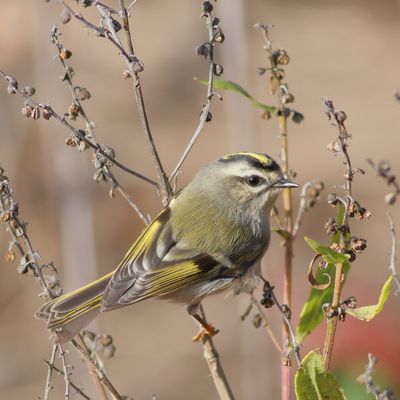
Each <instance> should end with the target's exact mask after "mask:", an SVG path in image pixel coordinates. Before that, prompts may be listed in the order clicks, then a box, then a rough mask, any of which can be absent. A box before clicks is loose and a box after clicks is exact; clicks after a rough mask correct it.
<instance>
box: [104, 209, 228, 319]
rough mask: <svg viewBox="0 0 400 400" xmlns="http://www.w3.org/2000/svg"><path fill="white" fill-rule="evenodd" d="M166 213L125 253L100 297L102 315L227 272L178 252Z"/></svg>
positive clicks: (206, 260) (204, 257)
mask: <svg viewBox="0 0 400 400" xmlns="http://www.w3.org/2000/svg"><path fill="white" fill-rule="evenodd" d="M169 212H170V211H169V208H166V209H165V210H163V211H162V212H161V213H160V214H159V215H158V216H157V217H156V218H155V219H154V221H153V222H152V223H151V224H150V225H149V226H148V227H147V228H146V230H145V231H144V232H143V233H142V234H141V235H140V237H139V238H138V239H137V240H136V242H135V243H134V244H133V245H132V247H131V248H130V249H129V250H128V252H127V253H126V255H125V257H124V259H123V260H122V261H121V263H120V265H119V266H118V268H117V269H116V270H115V272H114V274H113V276H112V278H111V280H110V282H109V283H108V285H107V287H106V289H105V291H104V293H103V298H102V304H101V308H102V311H108V310H112V309H115V308H119V307H122V306H124V305H127V304H131V303H136V302H138V301H141V300H144V299H146V298H149V297H154V296H162V295H165V294H168V293H171V292H174V291H176V290H178V289H181V288H184V287H186V286H188V285H192V284H195V283H198V282H201V281H204V280H212V279H214V278H217V277H218V275H219V274H221V273H222V271H223V270H226V269H227V268H226V267H223V266H222V265H221V263H220V262H218V261H216V260H215V259H214V258H213V257H212V256H210V255H207V254H200V253H198V252H196V251H194V250H186V249H182V248H180V247H179V245H177V244H176V243H175V242H174V240H173V237H172V231H171V228H170V226H169V223H168V220H169V218H168V217H169Z"/></svg>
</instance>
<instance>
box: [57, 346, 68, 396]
mask: <svg viewBox="0 0 400 400" xmlns="http://www.w3.org/2000/svg"><path fill="white" fill-rule="evenodd" d="M57 347H58V351H59V353H60V360H61V365H62V369H63V372H64V373H63V375H64V383H65V392H64V399H65V400H68V399H69V386H70V383H69V373H68V365H67V361H66V359H65V352H64V349H63V348H62V346H61V345H60V344H59V345H57Z"/></svg>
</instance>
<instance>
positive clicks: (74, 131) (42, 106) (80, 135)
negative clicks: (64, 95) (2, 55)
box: [0, 70, 159, 188]
mask: <svg viewBox="0 0 400 400" xmlns="http://www.w3.org/2000/svg"><path fill="white" fill-rule="evenodd" d="M0 75H2V76H3V78H4V79H5V80H6V81H7V82H10V80H12V79H13V78H12V77H10V76H8V75H7V74H6V73H5V72H3V71H2V70H0ZM15 93H18V94H19V95H20V96H22V97H24V98H25V99H27V101H29V104H31V105H32V106H33V107H34V108H39V109H41V110H43V111H46V112H48V113H49V114H50V115H51V116H52V117H53V118H55V119H56V120H57V121H58V122H60V123H61V124H62V125H64V126H65V127H66V128H68V129H69V130H70V131H71V132H72V134H73V135H74V136H75V137H76V138H77V139H79V140H81V141H83V142H85V143H86V144H87V145H88V146H89V147H91V148H92V149H94V150H96V151H97V152H98V153H100V154H101V155H102V156H104V157H105V158H107V160H109V161H111V162H112V163H113V164H115V165H116V166H118V167H119V168H121V169H122V170H123V171H125V172H128V173H129V174H131V175H133V176H135V177H137V178H139V179H141V180H143V181H145V182H147V183H150V184H151V185H153V186H155V187H156V188H158V187H159V186H158V184H157V182H155V181H153V180H152V179H150V178H148V177H146V176H144V175H142V174H140V173H139V172H137V171H135V170H133V169H131V168H128V167H126V166H125V165H123V164H122V163H121V162H119V161H118V160H116V159H115V158H114V157H112V156H110V154H107V152H106V151H104V149H105V148H107V146H104V145H101V144H96V143H93V142H92V140H91V139H90V138H88V137H86V133H85V132H84V131H83V130H81V129H77V128H75V127H74V126H73V125H72V124H71V123H69V122H68V121H67V120H66V118H65V116H61V114H59V113H57V112H56V111H55V110H54V108H53V107H52V106H50V105H49V104H43V103H40V102H38V101H35V100H34V99H32V97H30V96H28V95H26V94H25V93H23V92H22V90H20V89H18V88H17V87H15Z"/></svg>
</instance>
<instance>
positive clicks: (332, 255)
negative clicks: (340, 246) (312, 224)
mask: <svg viewBox="0 0 400 400" xmlns="http://www.w3.org/2000/svg"><path fill="white" fill-rule="evenodd" d="M304 240H305V241H306V242H307V244H308V245H309V246H310V247H311V248H312V249H313V250H314V251H315V252H316V253H318V254H321V255H322V258H323V259H324V260H325V261H326V262H327V263H328V264H339V263H340V264H342V263H344V262H346V261H347V260H348V259H349V255H348V254H340V253H337V252H336V251H335V250H332V249H331V248H330V247H327V246H323V245H322V244H319V243H318V242H316V241H315V240H313V239H310V238H308V237H305V238H304Z"/></svg>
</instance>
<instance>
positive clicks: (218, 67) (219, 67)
mask: <svg viewBox="0 0 400 400" xmlns="http://www.w3.org/2000/svg"><path fill="white" fill-rule="evenodd" d="M213 72H214V75H216V76H221V75H222V74H223V72H224V67H223V66H222V65H221V64H214V65H213Z"/></svg>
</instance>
